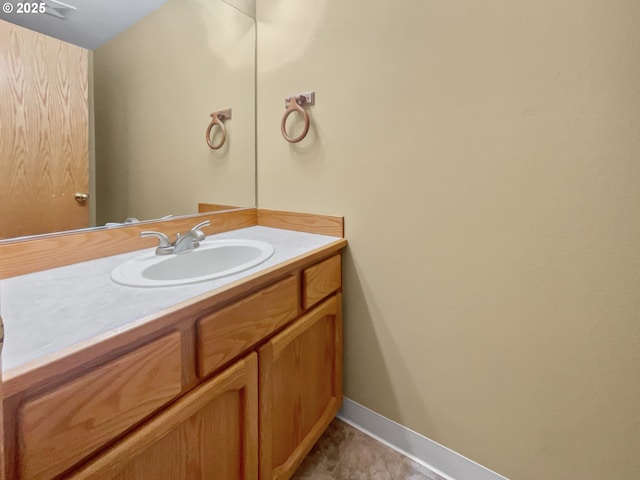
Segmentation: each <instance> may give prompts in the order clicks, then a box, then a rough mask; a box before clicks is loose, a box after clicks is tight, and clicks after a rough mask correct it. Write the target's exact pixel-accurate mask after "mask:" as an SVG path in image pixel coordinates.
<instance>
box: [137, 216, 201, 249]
mask: <svg viewBox="0 0 640 480" xmlns="http://www.w3.org/2000/svg"><path fill="white" fill-rule="evenodd" d="M209 225H211V222H210V221H209V220H205V221H204V222H202V223H199V224H198V225H196V226H195V227H193V228H192V229H191V230H189V231H188V232H187V233H184V234H180V233H178V234H176V239H175V241H174V242H171V240H169V237H167V236H166V235H165V234H164V233H161V232H152V231H145V232H140V236H141V237H156V238H157V239H158V246H157V247H156V255H171V254H174V253H183V252H188V251H190V250H193V249H195V248H198V247H199V246H200V242H201V241H203V240H204V239H205V234H204V232H203V231H202V230H200V229H201V228H202V227H207V226H209Z"/></svg>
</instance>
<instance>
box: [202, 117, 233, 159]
mask: <svg viewBox="0 0 640 480" xmlns="http://www.w3.org/2000/svg"><path fill="white" fill-rule="evenodd" d="M229 118H231V109H230V108H227V109H226V110H220V111H219V112H213V113H212V114H211V123H209V126H208V127H207V133H206V139H207V145H209V148H211V149H212V150H218V149H220V148H222V146H223V145H224V142H225V141H226V140H227V129H226V128H225V127H224V122H223V120H227V119H229ZM216 125H218V127H220V133H221V134H222V138H221V139H220V141H219V142H218V144H217V145H214V144H213V143H212V142H211V130H213V127H215V126H216Z"/></svg>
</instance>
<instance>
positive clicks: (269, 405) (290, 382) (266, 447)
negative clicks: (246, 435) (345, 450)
mask: <svg viewBox="0 0 640 480" xmlns="http://www.w3.org/2000/svg"><path fill="white" fill-rule="evenodd" d="M258 358H259V391H260V478H261V480H267V479H269V480H271V479H288V478H289V477H290V476H291V474H292V473H293V472H294V471H295V469H296V468H297V467H298V465H299V464H300V462H301V461H302V459H303V458H304V456H305V455H306V454H307V453H308V452H309V450H310V449H311V447H312V446H313V444H314V443H315V442H316V441H317V440H318V438H319V437H320V435H321V434H322V432H323V431H324V430H325V429H326V427H327V426H328V425H329V423H330V422H331V420H332V419H333V417H334V416H335V414H336V413H337V411H338V409H339V408H340V404H341V403H342V319H341V296H340V295H339V294H338V295H335V296H333V297H331V298H330V299H328V300H326V301H325V302H323V303H322V304H320V305H319V306H318V307H316V308H315V309H314V310H312V311H311V312H309V313H308V314H306V315H304V316H303V317H301V318H300V319H299V320H298V321H296V322H295V323H293V324H292V325H291V326H289V327H288V328H286V329H285V330H283V331H282V332H281V333H279V334H278V335H276V336H275V337H273V338H272V339H271V340H269V341H268V342H267V343H266V344H265V345H264V346H263V347H261V348H260V349H259V351H258Z"/></svg>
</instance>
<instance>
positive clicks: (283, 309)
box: [197, 276, 298, 377]
mask: <svg viewBox="0 0 640 480" xmlns="http://www.w3.org/2000/svg"><path fill="white" fill-rule="evenodd" d="M297 313H298V278H297V277H293V276H292V277H289V278H287V279H285V280H282V281H281V282H278V283H276V284H275V285H272V286H271V287H267V288H265V289H263V290H261V291H259V292H258V293H255V294H253V295H250V296H249V297H247V298H245V299H243V300H240V301H239V302H237V303H234V304H233V305H230V306H228V307H225V308H223V309H222V310H218V311H217V312H215V313H212V314H211V315H207V316H206V317H203V318H202V319H200V321H199V322H198V334H197V351H198V375H199V376H200V377H205V376H207V375H209V374H210V373H212V372H214V371H215V370H217V369H218V368H220V367H222V366H224V365H225V364H227V363H228V362H229V361H231V360H233V359H234V358H236V357H238V356H239V355H241V354H242V353H243V352H245V351H247V350H248V349H249V348H251V347H252V346H254V345H255V344H256V343H258V342H259V341H260V340H262V339H263V338H264V337H266V336H268V335H269V334H271V333H272V332H274V331H276V330H277V329H279V328H280V327H281V326H283V325H284V324H285V323H287V322H288V321H290V320H293V319H294V318H295V317H296V315H297Z"/></svg>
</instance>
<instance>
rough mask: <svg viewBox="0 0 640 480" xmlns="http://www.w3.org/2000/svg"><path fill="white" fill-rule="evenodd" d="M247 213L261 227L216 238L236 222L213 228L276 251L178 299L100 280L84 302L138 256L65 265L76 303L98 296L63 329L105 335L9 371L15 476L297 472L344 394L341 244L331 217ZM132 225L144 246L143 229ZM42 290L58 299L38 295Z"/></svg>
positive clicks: (39, 276) (38, 276) (9, 436)
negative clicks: (77, 279) (76, 283)
mask: <svg viewBox="0 0 640 480" xmlns="http://www.w3.org/2000/svg"><path fill="white" fill-rule="evenodd" d="M248 210H251V213H250V214H247V212H246V211H243V212H244V213H238V215H244V216H245V217H247V215H249V217H251V218H253V220H252V222H253V226H251V225H243V228H241V229H234V228H227V227H220V222H217V220H219V219H220V218H222V217H218V218H216V215H212V216H210V217H206V218H211V220H212V224H213V226H212V229H213V230H214V232H215V231H216V228H217V229H218V230H217V231H218V232H221V231H223V230H225V229H226V230H230V231H227V232H226V233H220V234H219V236H222V237H225V236H226V237H229V238H230V237H233V236H242V237H243V238H261V239H265V238H267V241H269V242H271V243H275V247H276V254H275V255H274V258H272V259H270V260H268V261H267V262H265V263H264V264H262V265H260V266H258V267H254V268H252V269H251V270H249V271H247V272H243V273H239V274H235V275H233V276H232V277H231V278H223V279H218V280H215V281H211V282H202V283H200V284H195V285H192V286H182V287H176V289H177V290H178V291H177V292H176V289H173V288H172V287H162V288H159V289H136V288H130V287H123V286H119V285H114V284H112V285H109V286H106V285H104V284H102V285H94V287H97V288H98V291H97V292H96V293H95V295H96V297H95V298H94V299H91V298H90V297H91V293H87V292H90V291H92V289H91V288H89V284H90V283H91V282H92V278H94V275H95V276H96V277H95V278H100V279H102V278H103V276H102V273H104V272H108V270H110V269H111V268H112V266H113V265H114V264H116V263H117V262H120V261H123V260H125V259H126V258H129V257H130V256H132V255H136V253H135V252H133V253H124V254H120V255H117V256H115V257H109V258H97V257H96V258H95V259H93V260H86V263H84V264H73V265H68V266H65V267H59V268H58V269H56V270H57V271H60V272H62V273H64V272H67V273H68V270H67V269H82V271H83V272H85V275H86V278H85V280H84V282H85V285H87V287H86V291H85V290H82V289H80V296H79V297H78V298H77V299H74V301H77V302H81V301H85V302H90V303H91V302H95V303H94V305H95V308H94V311H95V313H94V315H92V316H87V315H86V313H85V314H82V315H81V317H82V318H78V319H69V321H68V322H65V321H62V322H60V326H59V328H61V329H64V328H69V329H70V330H82V328H81V323H82V324H83V325H86V324H87V323H91V322H94V323H95V324H96V325H97V327H96V332H95V334H93V335H90V336H88V337H87V338H84V339H80V340H79V339H78V338H73V335H72V334H70V335H71V336H70V337H69V339H68V340H66V342H67V343H69V344H68V345H63V344H61V345H57V346H55V345H54V346H53V347H51V346H47V345H45V344H43V346H42V352H45V353H43V354H41V355H38V354H31V355H32V356H33V358H26V359H24V360H23V363H21V364H20V365H16V366H14V367H13V368H9V369H8V370H6V371H5V372H4V373H5V375H4V382H3V387H4V419H5V435H4V439H5V460H6V462H5V473H6V477H7V479H8V480H13V479H53V478H72V479H110V478H114V479H123V480H124V479H172V480H173V479H229V480H231V479H233V480H237V479H257V478H260V479H287V478H289V477H290V476H291V475H292V474H293V472H294V471H295V469H296V468H297V466H298V465H299V464H300V462H301V461H302V459H303V458H304V457H305V455H306V454H307V453H308V452H309V450H310V449H311V447H312V446H313V444H314V443H315V441H316V440H317V439H318V438H319V436H320V435H321V434H322V432H323V431H324V429H325V428H326V427H327V426H328V424H329V423H330V422H331V420H332V419H333V417H334V416H335V414H336V412H337V411H338V409H339V407H340V404H341V400H342V319H341V291H342V289H341V256H340V252H341V250H342V249H343V248H344V247H345V246H346V241H345V240H344V238H342V236H343V235H342V233H341V232H342V220H341V219H337V218H336V217H318V216H311V215H302V216H300V215H295V214H287V213H286V212H269V211H260V210H256V209H248ZM232 213H233V212H229V214H232ZM229 218H231V217H229ZM243 218H244V217H243ZM247 218H248V217H247ZM236 220H237V219H236ZM236 220H233V219H232V221H230V222H227V223H224V222H223V223H224V224H225V225H227V226H228V225H235V223H234V222H235V221H236ZM245 220H246V218H245ZM336 221H337V222H338V223H336ZM249 223H251V222H249ZM330 225H331V226H330ZM274 227H276V228H274ZM283 227H284V228H283ZM127 228H130V227H127ZM175 228H176V229H180V228H182V224H180V225H176V226H175ZM123 230H124V229H123ZM294 230H296V231H294ZM314 232H320V233H322V234H321V235H318V234H317V233H314ZM327 232H330V233H329V235H326V233H327ZM96 233H97V232H96ZM130 233H131V235H132V237H131V238H132V239H133V238H136V241H137V235H138V233H137V231H136V230H135V229H133V230H132V231H131V232H130ZM211 233H212V232H211V231H208V232H207V235H211ZM120 234H122V233H120ZM215 236H216V237H217V236H218V235H215ZM76 240H77V239H76ZM69 241H70V242H71V243H73V241H75V240H69ZM306 242H308V243H306ZM81 243H82V242H81ZM147 245H149V244H147ZM38 248H42V247H38ZM70 248H77V247H70ZM278 252H280V253H278ZM85 254H86V252H85ZM86 255H89V254H86ZM278 255H280V256H278ZM51 272H52V271H51V270H49V271H47V272H37V271H34V273H31V274H29V275H23V276H19V277H12V278H9V279H6V280H3V282H4V283H3V285H2V288H3V295H4V294H6V290H7V284H9V285H8V286H9V290H11V288H18V287H19V286H18V287H16V286H15V283H16V282H19V281H20V279H24V280H25V282H31V284H33V282H34V281H35V282H36V284H37V285H39V286H40V287H41V285H42V284H38V283H37V282H46V281H55V278H56V275H55V274H52V273H51ZM63 276H64V275H61V277H63ZM71 277H72V275H71V274H69V278H71ZM100 281H102V280H100ZM11 282H13V283H11ZM63 283H64V281H63ZM26 284H27V283H25V285H26ZM60 288H65V287H64V285H62V286H61V287H60ZM94 291H95V290H94ZM132 292H134V293H132ZM37 295H39V296H44V295H50V293H48V292H44V291H43V290H42V288H39V289H38V291H37ZM68 295H73V293H71V292H69V293H68ZM118 295H122V297H118ZM131 295H133V298H136V299H137V300H136V301H135V302H134V303H136V306H132V305H131V303H132V302H131V298H132V297H131ZM173 295H178V296H180V295H182V296H184V298H183V299H182V300H179V298H178V299H176V298H175V297H173ZM105 297H106V298H109V299H110V301H109V302H103V303H102V304H101V303H100V302H101V300H100V299H104V298H105ZM82 298H84V300H83V299H82ZM43 301H44V302H45V305H46V301H45V300H43ZM145 302H146V304H145ZM163 302H164V303H163ZM107 305H108V308H107ZM52 308H53V307H52ZM138 308H140V310H138ZM79 311H80V312H86V311H87V310H82V309H79ZM5 320H6V316H5ZM74 322H79V323H77V325H78V327H77V328H75V329H74V328H73V327H69V325H74ZM110 322H111V323H110ZM43 323H46V322H43ZM64 325H67V326H66V327H65V326H64ZM13 328H14V329H15V327H13ZM11 329H12V328H11V325H8V328H7V338H6V343H7V344H10V342H11ZM83 335H85V336H87V334H86V333H83ZM36 336H37V335H36ZM45 343H46V342H45ZM47 348H49V349H51V350H52V351H50V352H47Z"/></svg>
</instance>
